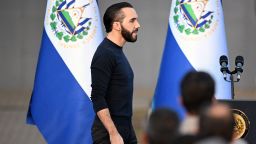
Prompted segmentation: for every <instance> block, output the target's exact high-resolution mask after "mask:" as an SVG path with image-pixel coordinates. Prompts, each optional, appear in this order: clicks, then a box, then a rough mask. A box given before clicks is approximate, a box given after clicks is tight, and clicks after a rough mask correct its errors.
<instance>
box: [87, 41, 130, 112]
mask: <svg viewBox="0 0 256 144" xmlns="http://www.w3.org/2000/svg"><path fill="white" fill-rule="evenodd" d="M91 75H92V93H91V99H92V102H93V108H94V111H95V112H98V111H100V110H102V109H104V108H109V111H110V114H111V115H113V116H128V117H131V116H132V96H133V71H132V68H131V66H130V64H129V62H128V60H127V59H126V57H125V55H124V53H123V50H122V47H120V46H118V45H116V44H115V43H113V42H112V41H110V40H109V39H107V38H105V39H104V40H103V41H102V43H101V44H100V45H99V46H98V48H97V50H96V52H95V54H94V56H93V59H92V63H91Z"/></svg>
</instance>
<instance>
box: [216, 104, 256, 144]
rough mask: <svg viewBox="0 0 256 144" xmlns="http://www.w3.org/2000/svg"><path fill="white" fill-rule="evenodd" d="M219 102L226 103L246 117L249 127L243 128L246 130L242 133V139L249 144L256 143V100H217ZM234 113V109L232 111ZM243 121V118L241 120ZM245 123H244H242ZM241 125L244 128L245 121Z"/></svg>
mask: <svg viewBox="0 0 256 144" xmlns="http://www.w3.org/2000/svg"><path fill="white" fill-rule="evenodd" d="M218 101H219V102H222V103H226V104H228V105H229V106H230V107H231V108H232V109H233V110H235V111H238V113H239V115H241V118H242V117H244V115H245V117H247V118H248V121H249V127H248V128H247V129H246V130H245V131H246V132H247V134H246V135H244V139H245V140H246V141H247V142H249V143H250V144H256V101H246V100H218ZM233 113H234V111H233ZM241 121H242V122H241V123H243V120H241ZM244 124H245V125H244ZM244 124H242V125H241V127H242V128H246V127H247V126H246V123H244Z"/></svg>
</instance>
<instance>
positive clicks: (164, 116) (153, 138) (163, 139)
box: [142, 108, 179, 144]
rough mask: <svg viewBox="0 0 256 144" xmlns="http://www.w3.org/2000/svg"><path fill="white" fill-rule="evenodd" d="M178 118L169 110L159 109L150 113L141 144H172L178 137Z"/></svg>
mask: <svg viewBox="0 0 256 144" xmlns="http://www.w3.org/2000/svg"><path fill="white" fill-rule="evenodd" d="M178 128H179V118H178V115H177V114H176V113H175V112H174V111H171V110H170V109H165V108H159V109H156V110H155V111H153V112H152V113H151V115H150V116H149V119H148V121H147V124H146V126H145V129H144V133H143V134H142V144H172V142H173V141H174V140H175V139H176V137H177V136H178Z"/></svg>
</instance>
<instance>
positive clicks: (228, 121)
mask: <svg viewBox="0 0 256 144" xmlns="http://www.w3.org/2000/svg"><path fill="white" fill-rule="evenodd" d="M234 123H235V121H234V117H233V114H232V112H231V110H230V107H229V106H228V105H226V104H221V103H220V104H219V103H216V104H213V105H211V106H206V107H204V108H203V109H201V111H200V116H199V138H200V139H205V138H210V137H220V138H222V139H224V140H225V141H227V142H231V141H232V137H233V129H234Z"/></svg>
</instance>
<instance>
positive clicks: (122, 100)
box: [91, 2, 140, 144]
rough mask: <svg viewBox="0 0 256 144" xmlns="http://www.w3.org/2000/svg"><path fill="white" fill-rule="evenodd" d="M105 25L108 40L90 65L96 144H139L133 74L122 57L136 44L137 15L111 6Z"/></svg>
mask: <svg viewBox="0 0 256 144" xmlns="http://www.w3.org/2000/svg"><path fill="white" fill-rule="evenodd" d="M103 22H104V25H105V29H106V32H107V36H106V38H105V39H104V40H103V41H102V43H101V44H100V45H99V47H98V48H97V51H96V52H95V54H94V57H93V60H92V63H91V75H92V94H91V99H92V102H93V108H94V111H95V113H96V116H95V120H94V123H93V126H92V138H93V143H94V144H110V143H111V144H124V143H125V144H136V143H137V139H136V135H135V132H134V129H133V126H132V122H131V117H132V97H133V71H132V68H131V66H130V64H129V62H128V60H127V59H126V57H125V55H124V53H123V46H124V45H125V43H126V42H135V41H136V40H137V33H138V29H139V28H140V24H139V22H138V15H137V13H136V11H135V9H134V8H133V6H132V5H131V4H129V3H127V2H121V3H116V4H114V5H111V6H110V7H109V8H108V9H107V10H106V12H105V14H104V17H103Z"/></svg>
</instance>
